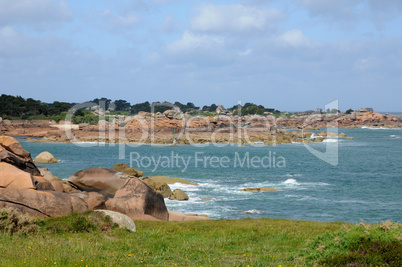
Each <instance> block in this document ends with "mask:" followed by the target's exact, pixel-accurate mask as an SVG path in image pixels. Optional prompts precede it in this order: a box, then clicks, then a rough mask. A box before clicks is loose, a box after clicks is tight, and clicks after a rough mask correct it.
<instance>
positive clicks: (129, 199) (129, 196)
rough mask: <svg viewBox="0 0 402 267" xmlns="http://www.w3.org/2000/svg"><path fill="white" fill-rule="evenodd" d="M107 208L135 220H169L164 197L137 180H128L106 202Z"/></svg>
mask: <svg viewBox="0 0 402 267" xmlns="http://www.w3.org/2000/svg"><path fill="white" fill-rule="evenodd" d="M106 208H107V209H108V210H113V211H117V212H121V213H123V214H126V215H128V216H129V217H130V218H132V219H133V220H162V221H167V220H168V219H169V214H168V211H167V208H166V206H165V201H164V200H163V196H162V195H161V194H159V193H156V192H155V191H154V190H152V189H151V188H150V187H149V186H148V185H146V184H145V183H144V182H143V181H141V180H139V179H137V178H133V179H129V180H127V181H126V183H125V184H124V186H123V187H122V188H120V189H119V190H117V192H116V194H115V196H114V197H113V198H112V199H109V200H108V201H106Z"/></svg>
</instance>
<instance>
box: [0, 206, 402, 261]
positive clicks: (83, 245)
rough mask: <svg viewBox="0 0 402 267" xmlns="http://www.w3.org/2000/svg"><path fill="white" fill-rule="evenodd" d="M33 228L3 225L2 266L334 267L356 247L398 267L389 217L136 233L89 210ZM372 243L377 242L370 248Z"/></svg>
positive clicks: (396, 233)
mask: <svg viewBox="0 0 402 267" xmlns="http://www.w3.org/2000/svg"><path fill="white" fill-rule="evenodd" d="M96 214H98V213H96ZM24 216H25V215H24ZM0 221H1V219H0ZM36 225H37V229H36V230H35V231H33V232H30V233H29V234H27V233H25V234H23V233H19V232H18V231H15V232H13V233H11V232H10V231H5V230H4V229H3V227H0V253H1V255H2V256H1V257H0V266H2V265H3V266H10V265H17V266H19V265H23V264H24V263H26V264H29V265H45V266H49V265H54V264H56V265H64V266H75V265H77V266H86V265H88V266H101V265H102V266H103V265H106V266H132V265H140V266H145V265H148V266H157V265H159V266H188V265H189V266H197V265H200V266H210V265H212V266H247V265H250V266H279V265H282V266H295V265H296V266H312V265H313V264H314V263H319V264H320V265H325V264H328V266H334V265H333V263H334V262H335V260H337V259H338V258H341V257H342V255H343V256H345V257H349V256H348V255H349V254H351V255H354V254H353V253H354V251H358V252H360V254H362V256H361V255H359V256H361V257H363V258H364V259H365V260H366V261H364V262H370V263H373V266H375V265H374V264H377V265H379V266H400V264H401V259H400V256H398V255H396V256H395V257H394V258H392V256H389V257H388V256H385V258H386V259H385V261H384V256H382V255H383V254H381V255H380V252H381V253H383V252H384V249H388V248H389V249H390V251H391V252H390V253H389V254H386V255H393V254H392V253H395V252H398V250H399V251H400V249H401V241H400V240H401V236H402V230H401V225H398V224H392V223H389V222H386V223H384V224H382V225H370V226H367V225H366V226H353V225H351V224H347V223H321V222H309V221H290V220H282V219H243V220H216V221H194V222H141V221H137V222H136V226H137V232H135V233H133V232H130V231H128V230H125V229H120V228H117V227H116V225H112V224H111V222H110V221H109V219H108V217H107V216H106V217H99V215H94V213H93V212H87V213H84V214H73V215H71V216H67V217H61V218H51V219H36ZM365 231H368V233H365ZM362 235H364V236H366V237H367V238H368V237H370V238H371V239H370V240H371V241H373V242H374V243H369V242H367V243H364V244H363V245H362V248H364V249H365V251H367V253H364V254H363V253H361V251H360V247H359V246H360V243H359V242H360V240H361V238H360V237H361V236H362ZM367 238H366V239H365V240H368V239H367ZM376 241H378V242H377V243H375V242H376ZM371 244H374V245H375V246H371V248H369V246H370V245H371ZM376 246H378V247H379V248H381V249H377V248H376ZM357 247H358V248H359V249H356V248H357ZM332 256H337V257H338V258H336V259H335V257H332ZM380 257H381V260H380ZM398 257H399V258H398ZM343 259H346V258H342V260H343ZM347 259H349V258H347ZM377 259H378V261H377ZM340 262H342V261H340ZM343 262H344V261H343ZM356 262H357V261H355V263H356ZM386 264H388V265H386ZM339 266H345V264H340V265H339ZM350 266H366V265H364V264H360V265H358V264H355V265H350ZM367 266H368V265H367Z"/></svg>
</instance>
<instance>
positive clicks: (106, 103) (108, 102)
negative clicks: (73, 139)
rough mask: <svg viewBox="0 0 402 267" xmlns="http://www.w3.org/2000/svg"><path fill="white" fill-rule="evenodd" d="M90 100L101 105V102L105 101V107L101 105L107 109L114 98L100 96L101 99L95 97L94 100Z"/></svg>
mask: <svg viewBox="0 0 402 267" xmlns="http://www.w3.org/2000/svg"><path fill="white" fill-rule="evenodd" d="M89 102H93V103H95V104H97V105H99V103H100V104H101V105H103V103H104V104H105V106H104V107H103V106H101V108H102V109H105V110H107V109H108V108H109V105H110V103H111V102H112V100H111V99H108V98H106V97H102V98H100V99H99V98H95V99H94V100H92V101H89Z"/></svg>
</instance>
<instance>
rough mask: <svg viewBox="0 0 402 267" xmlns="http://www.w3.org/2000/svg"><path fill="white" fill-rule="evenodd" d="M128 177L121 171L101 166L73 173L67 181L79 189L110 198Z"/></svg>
mask: <svg viewBox="0 0 402 267" xmlns="http://www.w3.org/2000/svg"><path fill="white" fill-rule="evenodd" d="M130 178H131V177H130V176H129V175H127V174H125V173H122V172H118V171H113V170H111V169H108V168H103V167H93V168H88V169H85V170H82V171H79V172H76V173H74V174H73V175H72V176H70V177H69V178H68V179H67V181H68V183H70V184H71V185H73V187H75V188H77V189H79V190H82V191H87V192H91V191H93V192H99V193H101V194H102V195H103V196H105V197H107V198H110V197H113V196H114V195H115V193H116V191H117V190H118V189H120V188H121V187H122V186H123V185H124V184H125V183H126V182H127V180H129V179H130Z"/></svg>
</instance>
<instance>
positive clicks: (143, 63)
mask: <svg viewBox="0 0 402 267" xmlns="http://www.w3.org/2000/svg"><path fill="white" fill-rule="evenodd" d="M401 27H402V1H400V0H336V1H335V0H243V1H230V0H228V1H198V0H192V1H189V0H148V1H145V0H113V1H112V0H96V1H95V0H92V1H91V0H88V1H82V0H64V1H59V0H0V94H10V95H20V96H22V97H24V98H29V97H31V98H34V99H39V100H41V101H43V102H53V101H65V102H84V101H88V100H91V99H94V98H99V97H107V98H110V99H112V100H117V99H124V100H127V101H129V102H130V103H131V104H136V103H141V102H145V101H150V102H153V101H165V100H166V101H179V102H182V103H187V102H192V103H194V104H195V105H196V106H203V105H210V104H212V103H215V104H217V105H218V104H222V105H224V106H225V107H231V106H233V105H235V104H237V103H238V102H239V101H241V103H243V104H244V103H246V102H252V103H255V104H258V105H264V106H265V107H270V108H276V109H279V110H281V111H303V110H311V109H313V110H315V109H317V108H324V107H325V105H326V104H328V103H330V102H332V101H334V100H338V101H339V109H340V110H342V111H344V110H346V109H349V108H353V109H357V108H363V107H373V108H374V110H376V111H394V112H395V111H402V107H401V100H402V88H401V87H402V30H401Z"/></svg>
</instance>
